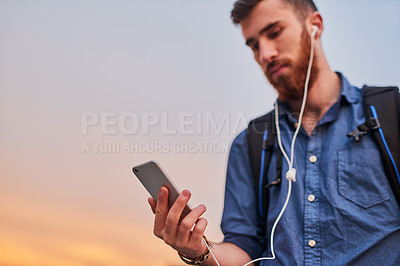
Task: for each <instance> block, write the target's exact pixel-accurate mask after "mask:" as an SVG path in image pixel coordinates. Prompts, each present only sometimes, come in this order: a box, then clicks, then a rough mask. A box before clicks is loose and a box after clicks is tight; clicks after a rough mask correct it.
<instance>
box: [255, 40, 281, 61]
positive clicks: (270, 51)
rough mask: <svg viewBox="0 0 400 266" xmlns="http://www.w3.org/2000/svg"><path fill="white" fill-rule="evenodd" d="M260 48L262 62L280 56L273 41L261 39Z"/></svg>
mask: <svg viewBox="0 0 400 266" xmlns="http://www.w3.org/2000/svg"><path fill="white" fill-rule="evenodd" d="M259 49H260V53H259V60H260V62H263V63H269V62H271V61H272V60H274V59H275V58H276V57H277V56H278V50H277V49H276V46H275V45H274V44H273V43H272V42H271V41H268V40H265V39H260V40H259Z"/></svg>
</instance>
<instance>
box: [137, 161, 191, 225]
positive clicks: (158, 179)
mask: <svg viewBox="0 0 400 266" xmlns="http://www.w3.org/2000/svg"><path fill="white" fill-rule="evenodd" d="M132 171H133V173H134V174H135V175H136V177H137V178H138V179H139V181H140V182H141V183H142V185H143V186H144V187H145V188H146V189H147V191H148V192H149V193H150V195H151V196H152V197H153V199H155V200H157V198H158V193H159V191H160V188H161V187H162V186H165V187H167V188H168V190H169V198H168V209H170V208H171V206H172V205H173V204H174V202H175V200H176V199H177V198H178V196H179V194H180V191H179V189H178V188H177V187H176V185H175V184H174V182H173V181H172V180H171V178H169V177H168V175H167V173H166V172H165V171H164V169H162V167H161V165H160V164H159V163H158V162H157V161H148V162H145V163H143V164H139V165H136V166H134V167H133V168H132ZM191 210H192V208H191V206H190V205H189V203H188V204H187V205H186V206H185V209H184V210H183V212H182V215H181V217H180V221H181V220H182V219H183V217H185V216H186V215H187V214H188V213H189V212H190V211H191Z"/></svg>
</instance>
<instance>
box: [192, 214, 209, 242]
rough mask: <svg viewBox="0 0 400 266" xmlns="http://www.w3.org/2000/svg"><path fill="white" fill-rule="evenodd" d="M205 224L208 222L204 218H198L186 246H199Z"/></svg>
mask: <svg viewBox="0 0 400 266" xmlns="http://www.w3.org/2000/svg"><path fill="white" fill-rule="evenodd" d="M207 224H208V222H207V220H206V219H205V218H200V219H199V220H198V221H197V223H196V225H195V227H194V229H193V231H192V233H191V235H190V239H189V244H188V246H189V247H192V246H193V247H196V246H198V245H199V242H201V241H202V240H201V239H202V238H203V236H204V232H205V231H206V227H207Z"/></svg>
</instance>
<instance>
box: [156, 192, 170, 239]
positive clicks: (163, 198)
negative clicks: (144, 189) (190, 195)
mask: <svg viewBox="0 0 400 266" xmlns="http://www.w3.org/2000/svg"><path fill="white" fill-rule="evenodd" d="M168 194H169V193H168V189H167V188H166V187H161V188H160V192H159V193H158V198H157V204H156V208H155V218H154V234H155V235H156V236H158V237H162V232H163V230H164V226H165V219H166V218H167V214H168Z"/></svg>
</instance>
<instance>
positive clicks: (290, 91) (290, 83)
mask: <svg viewBox="0 0 400 266" xmlns="http://www.w3.org/2000/svg"><path fill="white" fill-rule="evenodd" d="M300 42H301V43H300V49H299V53H298V54H299V55H298V58H297V59H295V60H293V61H292V60H290V59H281V60H274V61H272V62H270V63H269V64H268V65H267V67H266V71H265V75H266V77H267V79H268V81H269V82H270V83H271V85H272V86H273V87H274V88H275V89H276V90H277V91H278V94H279V98H280V99H281V100H283V101H287V100H299V99H302V97H303V93H304V84H305V81H306V76H307V69H308V63H309V60H310V54H311V51H310V50H311V40H310V36H309V35H308V32H307V30H306V28H305V27H304V28H303V32H302V34H301V40H300ZM314 57H315V56H314ZM277 65H278V66H279V65H285V66H288V68H289V69H288V70H289V71H287V73H283V74H281V75H279V76H278V77H273V75H271V74H270V71H271V68H273V67H274V66H277ZM317 73H318V68H317V67H316V66H315V64H313V66H312V68H311V75H310V84H309V87H311V84H312V83H313V81H314V80H315V77H316V76H317Z"/></svg>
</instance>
